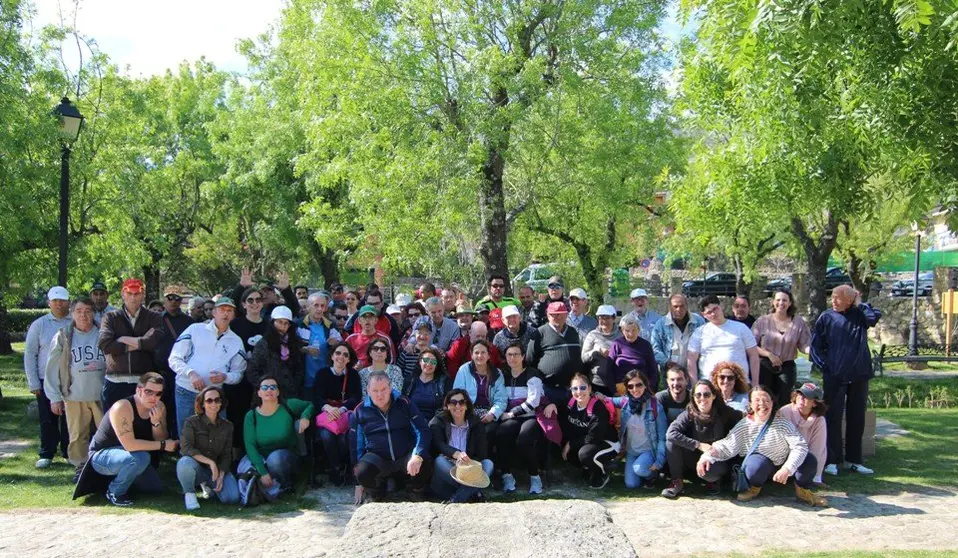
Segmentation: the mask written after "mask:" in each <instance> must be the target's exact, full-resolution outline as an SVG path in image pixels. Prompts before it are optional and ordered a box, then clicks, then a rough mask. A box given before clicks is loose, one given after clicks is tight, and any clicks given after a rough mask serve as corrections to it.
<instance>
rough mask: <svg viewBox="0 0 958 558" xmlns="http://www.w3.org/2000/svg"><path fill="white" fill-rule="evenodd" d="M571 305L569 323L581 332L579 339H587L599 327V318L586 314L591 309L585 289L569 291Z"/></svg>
mask: <svg viewBox="0 0 958 558" xmlns="http://www.w3.org/2000/svg"><path fill="white" fill-rule="evenodd" d="M569 305H570V306H572V311H571V312H569V325H570V326H572V327H574V328H575V330H576V331H578V332H579V339H585V336H586V335H588V334H589V332H590V331H592V330H593V329H595V328H597V327H599V320H597V319H595V318H593V317H592V316H590V315H588V314H586V312H588V311H589V295H587V294H586V293H585V289H572V291H571V292H570V293H569Z"/></svg>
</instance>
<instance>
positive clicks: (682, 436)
mask: <svg viewBox="0 0 958 558" xmlns="http://www.w3.org/2000/svg"><path fill="white" fill-rule="evenodd" d="M725 409H726V411H725V413H723V414H720V415H717V416H716V417H715V418H714V419H712V422H709V423H703V422H699V421H697V420H695V419H694V418H693V417H692V415H691V414H689V412H688V411H682V414H681V415H679V416H678V417H676V419H675V420H674V421H672V424H670V425H669V429H668V431H667V432H666V434H665V439H666V440H668V441H669V442H672V443H673V444H675V445H677V446H679V447H682V448H685V449H688V450H694V449H695V448H697V447H698V443H699V442H703V443H706V444H711V443H712V442H715V441H716V440H721V439H722V438H724V437H725V436H726V435H727V434H728V433H729V432H730V431H731V430H732V428H733V427H734V426H735V425H736V424H738V421H740V420H742V416H743V415H742V413H741V412H739V411H736V410H735V409H731V408H729V407H726V408H725Z"/></svg>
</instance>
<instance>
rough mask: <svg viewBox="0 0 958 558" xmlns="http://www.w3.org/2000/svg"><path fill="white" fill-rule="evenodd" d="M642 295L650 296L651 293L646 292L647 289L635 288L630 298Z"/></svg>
mask: <svg viewBox="0 0 958 558" xmlns="http://www.w3.org/2000/svg"><path fill="white" fill-rule="evenodd" d="M641 296H644V297H646V298H648V296H649V293H647V292H645V289H633V290H632V294H630V295H629V298H639V297H641Z"/></svg>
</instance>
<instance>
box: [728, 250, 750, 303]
mask: <svg viewBox="0 0 958 558" xmlns="http://www.w3.org/2000/svg"><path fill="white" fill-rule="evenodd" d="M732 263H733V265H734V266H735V293H736V294H746V295H747V294H749V293H750V292H752V281H746V280H745V263H744V262H743V261H742V256H739V255H735V256H732Z"/></svg>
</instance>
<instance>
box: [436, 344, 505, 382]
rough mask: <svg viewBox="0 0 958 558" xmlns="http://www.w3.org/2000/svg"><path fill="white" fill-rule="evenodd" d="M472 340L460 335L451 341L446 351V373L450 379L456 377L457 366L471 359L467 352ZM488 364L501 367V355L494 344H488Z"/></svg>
mask: <svg viewBox="0 0 958 558" xmlns="http://www.w3.org/2000/svg"><path fill="white" fill-rule="evenodd" d="M471 344H472V342H471V341H470V340H469V338H468V337H460V338H459V339H456V340H455V341H453V342H452V345H451V346H450V347H449V351H448V352H447V353H446V373H447V374H449V377H450V378H451V379H452V380H455V379H456V373H457V372H459V367H460V366H462V365H463V364H465V363H467V362H469V361H470V360H471V359H472V354H471V353H470V352H469V346H470V345H471ZM489 364H491V365H492V366H495V367H496V368H500V369H501V368H502V357H501V356H500V355H499V349H497V348H496V346H495V345H492V344H490V345H489Z"/></svg>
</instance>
